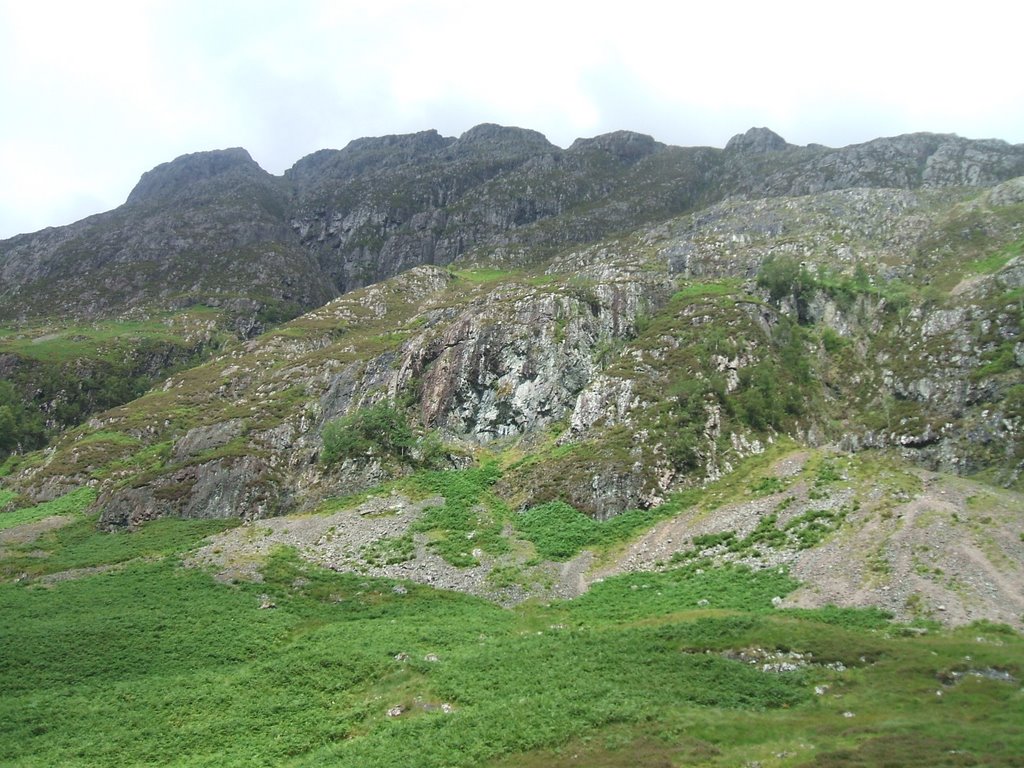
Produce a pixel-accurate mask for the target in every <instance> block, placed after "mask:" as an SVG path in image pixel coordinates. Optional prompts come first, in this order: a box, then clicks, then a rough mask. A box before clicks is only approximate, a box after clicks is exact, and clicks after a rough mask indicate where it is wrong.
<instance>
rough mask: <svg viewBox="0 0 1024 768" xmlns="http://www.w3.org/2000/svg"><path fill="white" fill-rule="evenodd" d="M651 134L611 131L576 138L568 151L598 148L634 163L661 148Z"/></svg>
mask: <svg viewBox="0 0 1024 768" xmlns="http://www.w3.org/2000/svg"><path fill="white" fill-rule="evenodd" d="M664 146H665V145H664V144H662V143H660V142H658V141H655V140H654V138H653V137H652V136H648V135H647V134H645V133H636V132H634V131H613V132H611V133H603V134H601V135H600V136H595V137H594V138H592V139H576V141H574V142H573V143H572V146H571V147H569V151H570V152H579V151H582V150H586V149H600V150H603V151H605V152H608V153H609V154H611V155H614V156H615V157H617V158H619V159H620V160H623V161H624V162H627V163H635V162H636V161H637V160H640V159H641V158H644V157H647V156H648V155H652V154H654V153H655V152H657V151H658V150H659V149H661V148H663V147H664Z"/></svg>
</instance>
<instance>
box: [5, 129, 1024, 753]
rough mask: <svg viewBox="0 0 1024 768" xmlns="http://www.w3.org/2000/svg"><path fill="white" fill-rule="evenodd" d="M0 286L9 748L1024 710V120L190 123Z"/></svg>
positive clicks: (986, 732)
mask: <svg viewBox="0 0 1024 768" xmlns="http://www.w3.org/2000/svg"><path fill="white" fill-rule="evenodd" d="M0 296H2V301H0V324H2V328H0V373H2V375H3V378H4V381H3V382H2V386H0V456H6V459H5V461H4V463H3V464H2V465H0V607H2V609H3V611H4V615H5V617H7V616H10V617H12V618H11V620H10V621H9V622H7V627H5V628H4V629H3V632H6V634H3V635H2V636H0V647H3V648H4V649H5V651H4V653H5V654H6V656H7V658H8V660H9V663H8V664H7V665H0V666H2V667H4V669H0V689H2V690H4V691H5V695H4V696H0V715H2V716H3V718H4V720H5V722H8V723H10V724H11V728H12V733H15V734H16V738H14V739H13V740H10V744H7V745H5V744H2V743H0V755H2V757H0V762H2V761H10V762H11V763H12V764H14V763H18V764H26V765H45V764H82V765H93V764H95V765H100V764H110V763H111V762H116V761H122V762H123V761H128V762H154V761H156V762H166V763H168V764H190V763H191V764H197V763H199V762H206V763H209V764H231V763H237V764H266V765H273V764H281V763H285V762H288V761H292V762H295V761H300V762H301V761H305V762H303V764H338V765H360V766H365V765H398V764H418V765H438V766H440V765H485V764H486V765H533V764H536V765H562V764H564V765H569V764H576V758H577V757H579V756H583V758H582V759H585V760H592V761H593V763H594V764H607V765H625V764H636V763H637V761H642V760H648V759H649V762H651V764H654V762H659V761H660V763H663V764H691V763H696V764H708V765H712V764H717V765H725V764H753V763H754V761H757V762H758V764H760V762H761V761H766V762H765V763H764V764H772V765H818V766H825V765H853V764H857V765H871V764H879V763H880V762H882V761H883V760H888V761H889V762H893V761H896V762H900V763H901V764H906V765H933V764H949V765H960V764H963V765H968V764H990V765H1013V764H1016V763H1015V761H1016V760H1017V757H1018V756H1019V754H1020V749H1024V742H1022V741H1021V738H1020V735H1019V728H1017V726H1016V722H1017V716H1018V715H1019V714H1020V713H1019V709H1020V706H1019V705H1020V702H1019V700H1018V699H1019V691H1017V688H1018V687H1019V680H1020V675H1021V673H1022V672H1024V668H1022V666H1021V664H1020V662H1019V655H1020V648H1021V637H1020V635H1019V632H1018V631H1019V630H1020V629H1022V628H1024V597H1022V595H1024V533H1022V516H1021V510H1022V509H1024V496H1022V492H1024V479H1022V470H1024V372H1022V371H1024V146H1021V145H1016V146H1014V145H1009V144H1006V143H1005V142H1000V141H973V140H967V139H962V138H959V137H956V136H948V135H936V134H926V133H921V134H912V135H908V136H899V137H893V138H883V139H877V140H874V141H871V142H867V143H865V144H860V145H855V146H850V147H843V148H838V149H833V148H828V147H823V146H820V145H812V146H807V147H798V146H794V145H791V144H789V143H787V142H786V141H785V140H784V139H783V138H782V137H780V136H778V135H777V134H775V133H773V132H772V131H770V130H768V129H766V128H752V129H751V130H749V131H747V132H746V133H744V134H740V135H738V136H736V137H733V138H732V139H731V140H730V141H729V142H728V143H727V145H726V146H725V148H724V149H714V148H685V147H672V146H667V145H665V144H662V143H660V142H658V141H656V140H655V139H654V138H652V137H649V136H644V135H641V134H637V133H631V132H627V131H620V132H616V133H611V134H607V135H604V136H598V137H595V138H591V139H580V140H577V141H576V142H574V143H573V144H572V145H571V146H570V147H569V148H567V149H561V148H559V147H556V146H554V145H552V144H550V143H549V142H548V141H547V140H546V139H545V138H544V137H543V136H542V135H540V134H538V133H536V132H534V131H529V130H524V129H519V128H508V127H502V126H496V125H482V126H477V127H476V128H473V129H472V130H470V131H467V132H466V133H465V134H463V135H462V136H460V137H458V138H449V137H443V136H440V135H439V134H438V133H437V132H435V131H425V132H422V133H417V134H412V135H406V136H388V137H380V138H369V139H360V140H357V141H354V142H352V143H351V144H349V145H348V146H347V147H345V148H344V149H342V150H322V151H320V152H316V153H314V154H312V155H310V156H308V157H305V158H303V159H301V160H299V161H298V162H297V163H296V164H295V165H294V166H293V167H292V168H291V169H289V170H288V171H287V172H286V173H285V174H284V175H283V176H281V177H275V176H272V175H270V174H267V173H266V172H264V171H263V170H262V169H260V168H259V167H258V165H257V164H256V163H255V162H253V160H252V159H251V157H250V156H249V155H248V153H247V152H245V150H242V149H229V150H222V151H216V152H204V153H198V154H194V155H187V156H184V157H181V158H178V159H176V160H174V161H172V162H170V163H166V164H164V165H161V166H158V167H157V168H155V169H153V170H152V171H150V172H148V173H146V174H144V175H143V176H142V178H141V180H140V181H139V184H138V185H137V186H136V188H135V189H134V190H133V191H132V192H131V194H130V195H129V197H128V200H127V202H126V203H125V204H124V205H123V206H121V207H119V208H117V209H116V210H114V211H110V212H108V213H104V214H99V215H98V216H93V217H90V218H88V219H85V220H83V221H81V222H78V223H76V224H73V225H71V226H69V227H62V228H54V229H48V230H44V231H42V232H38V233H35V234H29V235H22V236H19V237H16V238H12V239H10V240H7V241H3V242H0ZM540 670H543V674H539V671H540ZM68 681H72V682H74V683H75V686H73V690H72V688H68ZM68 697H71V698H70V699H69V698H68ZM1014 697H1016V698H1014ZM69 700H70V701H71V702H72V703H71V704H69V705H67V706H72V709H73V711H75V712H76V713H79V714H80V715H81V717H78V716H76V718H58V717H57V715H54V714H52V713H53V712H63V711H64V710H62V709H61V707H62V706H64V705H65V704H64V703H66V702H67V701H69ZM8 702H9V703H8ZM40 702H43V704H40ZM96 702H100V704H97V703H96ZM947 704H948V705H949V706H946V705H947ZM943 707H945V709H943ZM951 707H955V711H956V712H957V717H956V718H949V717H948V714H947V710H950V708H951ZM893 709H896V710H898V712H899V717H894V716H893V714H892V711H893ZM69 711H71V710H69ZM111 712H112V713H116V716H111V715H108V714H107V713H111ZM509 712H511V713H512V715H511V716H509V715H508V713H509ZM965 712H966V713H968V714H967V715H964V714H963V713H965ZM1015 713H1016V714H1015ZM497 718H502V722H503V723H505V724H506V726H505V727H503V728H501V729H495V728H494V727H493V724H494V722H495V721H496V719H497ZM850 718H857V719H856V720H854V721H853V722H854V724H855V725H856V727H850V720H849V719H850ZM112 723H113V724H114V725H112ZM964 723H966V725H964ZM441 725H443V726H444V727H441ZM738 733H743V734H744V736H743V737H742V738H741V737H737V736H736V734H738ZM97 734H103V735H102V737H100V736H98V735H97ZM168 734H179V735H181V739H180V741H178V740H176V739H177V737H175V738H171V737H170V736H169V735H168ZM225 735H228V736H230V738H225ZM597 736H600V737H601V738H595V737H597ZM172 742H173V743H172ZM616 745H625V746H624V747H621V748H620V747H618V746H616ZM961 758H962V759H961ZM76 761H77V762H76ZM503 761H504V762H503ZM943 761H944V762H943Z"/></svg>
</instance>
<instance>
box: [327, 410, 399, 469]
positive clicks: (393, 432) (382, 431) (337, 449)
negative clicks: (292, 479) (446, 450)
mask: <svg viewBox="0 0 1024 768" xmlns="http://www.w3.org/2000/svg"><path fill="white" fill-rule="evenodd" d="M321 437H322V438H323V441H324V449H323V451H321V453H320V460H321V461H322V462H323V463H324V464H328V465H330V464H335V463H337V462H340V461H345V460H346V459H362V458H366V457H367V456H371V455H376V456H394V457H396V458H406V457H407V456H408V455H409V449H410V448H411V447H412V444H413V434H412V430H411V429H410V428H409V422H408V420H407V419H406V418H405V414H404V413H402V412H401V411H399V410H398V409H396V408H394V407H393V406H391V405H389V404H388V403H383V402H382V403H377V404H376V405H372V406H370V407H369V408H361V409H359V410H358V411H356V412H355V413H352V414H349V415H348V416H343V417H341V418H340V419H334V420H333V421H329V422H327V423H326V424H325V425H324V428H323V431H322V432H321Z"/></svg>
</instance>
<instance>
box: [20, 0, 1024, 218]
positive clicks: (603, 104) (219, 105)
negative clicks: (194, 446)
mask: <svg viewBox="0 0 1024 768" xmlns="http://www.w3.org/2000/svg"><path fill="white" fill-rule="evenodd" d="M712 5H713V6H714V7H711V6H712ZM1022 22H1024V11H1022V10H1021V6H1018V5H1016V3H1013V2H1008V1H1006V0H1003V1H1001V2H988V1H987V0H981V1H979V0H975V2H971V3H967V4H957V5H955V6H954V5H952V4H947V3H941V2H936V3H923V2H921V3H918V2H900V0H888V1H887V2H875V1H874V0H863V1H862V2H857V3H827V2H821V0H818V2H806V3H805V2H787V1H785V0H781V1H780V0H775V1H774V2H766V1H765V0H760V1H759V2H745V1H735V0H734V2H715V3H712V2H704V3H700V4H699V5H698V4H696V3H686V2H676V3H673V2H670V1H668V0H660V2H647V1H646V0H629V1H628V2H622V1H621V0H620V2H615V3H604V2H601V1H600V0H590V1H589V2H585V3H565V2H558V0H546V1H545V2H534V1H533V0H516V1H515V2H503V3H496V2H487V0H475V2H455V1H454V0H453V1H451V2H441V1H440V0H429V1H424V2H388V1H387V0H370V1H368V2H362V1H356V0H351V1H349V0H334V1H331V0H320V1H318V0H291V1H290V2H287V3H286V2H281V1H280V0H273V1H272V2H261V1H259V0H245V1H244V2H218V1H217V0H201V1H199V2H192V0H167V1H166V2H163V1H159V0H153V1H150V2H147V1H146V0H131V2H104V1H103V0H91V1H90V2H78V1H77V0H69V1H68V2H54V1H52V0H0V178H2V186H0V237H9V236H11V235H14V234H16V233H19V232H31V231H35V230H38V229H41V228H43V227H45V226H55V225H61V224H67V223H70V222H72V221H75V220H77V219H79V218H82V217H84V216H86V215H89V214H92V213H98V212H100V211H105V210H109V209H111V208H114V207H116V206H117V205H120V204H121V203H122V202H124V200H125V198H126V197H127V196H128V193H129V192H130V191H131V189H132V187H133V186H134V185H135V183H136V182H137V181H138V179H139V176H140V175H141V174H142V173H143V172H144V171H147V170H149V169H150V168H152V167H153V166H155V165H157V164H159V163H161V162H165V161H167V160H171V159H173V158H175V157H177V156H179V155H182V154H185V153H188V152H197V151H201V150H207V149H220V148H225V147H233V146H243V147H245V148H246V149H248V150H249V152H250V153H251V154H252V156H253V157H254V158H255V160H256V161H257V162H258V163H259V164H260V165H262V166H263V167H264V168H265V169H267V170H268V171H270V172H272V173H275V174H280V173H282V172H283V171H284V170H285V169H286V168H288V167H290V166H291V165H292V164H293V163H294V162H295V161H296V160H298V159H299V158H300V157H303V156H304V155H307V154H309V153H310V152H313V151H315V150H317V149H322V148H325V147H331V148H341V147H343V146H345V144H347V143H348V142H349V141H350V140H352V139H355V138H359V137H361V136H380V135H385V134H391V133H411V132H414V131H419V130H425V129H428V128H436V129H437V130H438V131H440V132H441V133H442V134H444V135H446V136H458V135H459V134H461V133H462V132H464V131H466V130H467V129H469V128H471V127H472V126H474V125H477V124H479V123H483V122H495V123H501V124H504V125H517V126H521V127H525V128H533V129H535V130H538V131H540V132H542V133H544V134H545V135H546V136H547V137H548V139H550V140H551V141H552V142H554V143H555V144H558V145H560V146H568V145H569V144H571V143H572V141H573V140H574V139H575V138H577V137H580V136H586V137H589V136H595V135H598V134H601V133H606V132H608V131H613V130H618V129H630V130H634V131H640V132H642V133H649V134H651V135H653V136H654V137H655V138H657V139H659V140H660V141H664V142H666V143H670V144H679V145H684V146H691V145H707V146H715V147H721V146H724V145H725V143H726V142H727V141H728V140H729V138H730V137H731V136H732V135H733V134H736V133H740V132H742V131H745V130H746V129H747V128H749V127H751V126H755V125H757V126H761V125H764V126H767V127H769V128H772V129H773V130H775V131H776V132H777V133H779V134H781V135H782V136H783V137H784V138H786V139H787V140H788V141H790V142H792V143H796V144H806V143H809V142H818V143H822V144H828V145H830V146H843V145H846V144H852V143H858V142H861V141H867V140H869V139H872V138H876V137H878V136H890V135H895V134H899V133H908V132H912V131H934V132H943V133H957V134H960V135H961V136H966V137H969V138H1001V139H1005V140H1007V141H1010V142H1011V143H1024V77H1022V76H1021V66H1020V30H1021V28H1022Z"/></svg>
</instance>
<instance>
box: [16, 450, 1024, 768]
mask: <svg viewBox="0 0 1024 768" xmlns="http://www.w3.org/2000/svg"><path fill="white" fill-rule="evenodd" d="M492 466H493V465H492ZM865 469H869V467H868V466H866V467H865ZM489 471H490V472H491V473H492V474H493V473H494V472H495V471H496V470H495V469H492V470H489ZM813 471H814V473H815V476H817V477H819V478H822V477H823V478H824V479H823V480H822V481H821V482H822V483H826V484H827V483H831V482H835V480H834V479H831V477H832V476H831V474H830V473H834V471H835V470H834V469H833V470H827V471H826V470H823V469H822V468H821V467H820V466H818V467H817V468H816V469H813ZM758 472H759V471H758V470H756V469H755V471H754V474H753V475H748V480H747V481H744V483H742V484H739V485H737V484H736V483H734V482H732V483H730V482H724V483H722V484H718V485H716V486H714V487H713V488H712V489H710V490H709V491H708V492H707V494H697V493H689V494H687V495H685V496H684V497H681V498H679V499H677V500H676V501H675V502H674V504H675V505H676V509H680V510H685V509H693V510H701V509H705V508H709V509H720V508H722V505H723V504H728V503H730V500H735V499H738V498H743V497H746V496H749V495H750V494H751V493H753V495H754V496H763V495H764V494H765V493H770V492H771V491H772V490H775V489H773V488H769V487H768V486H769V485H771V483H770V482H769V481H766V480H764V479H763V478H762V479H761V480H757V479H756V477H757V476H758ZM442 474H445V475H450V477H451V479H449V480H445V481H444V483H442V484H441V485H438V483H439V482H440V481H441V479H442V477H441V476H440V475H437V474H436V473H431V472H429V471H427V472H421V473H419V474H416V475H413V476H412V477H410V478H409V479H407V480H405V481H403V483H404V487H405V488H407V489H414V488H416V487H418V488H420V489H421V492H422V493H426V494H428V495H429V494H430V493H436V492H437V491H439V490H440V491H442V492H444V493H445V495H446V498H448V499H450V502H451V503H449V504H448V505H447V506H446V507H441V508H440V509H439V513H443V512H444V510H445V509H448V510H449V511H448V513H447V514H448V515H449V517H445V515H444V514H438V515H435V517H434V518H433V524H431V525H426V526H423V527H422V530H423V531H424V535H427V536H428V538H429V537H432V536H433V537H440V538H438V539H436V540H437V541H442V542H443V540H444V538H445V537H446V536H450V535H451V534H452V533H453V532H455V531H456V528H453V527H452V523H451V517H450V516H451V515H452V514H454V515H455V516H456V518H457V516H458V511H457V510H458V509H459V507H458V503H459V502H458V499H459V498H460V496H459V488H460V487H461V486H458V485H453V484H452V481H453V480H454V478H456V477H457V476H458V473H455V474H451V473H442ZM492 482H493V477H492V479H491V480H489V481H487V482H485V483H484V484H483V485H475V486H474V485H473V484H472V483H470V485H468V486H465V487H464V488H463V490H462V493H463V498H464V499H466V500H468V501H470V502H471V501H472V498H470V497H472V494H473V493H477V494H479V493H484V492H486V491H485V490H484V489H485V488H486V487H487V486H488V484H489V483H492ZM751 486H753V491H751ZM892 487H893V488H894V489H895V485H893V486H892ZM474 488H475V489H476V490H475V491H474ZM380 492H381V493H383V495H384V496H385V497H388V494H390V493H391V491H389V490H388V489H387V488H384V489H381V491H380ZM465 494H469V496H466V495H465ZM90 500H91V499H90V497H88V495H85V494H82V493H78V494H74V495H72V496H70V497H66V498H65V499H64V500H62V501H61V503H59V504H58V503H53V504H50V505H44V506H42V507H36V508H31V507H30V508H25V509H22V510H20V511H18V512H7V513H2V514H0V521H2V522H3V523H4V527H3V530H0V569H2V573H3V574H4V575H5V576H7V578H6V579H5V580H4V583H2V584H0V611H2V615H3V617H4V621H3V623H2V627H0V648H2V649H3V654H2V657H3V664H2V666H0V691H2V693H3V695H2V696H0V718H2V721H3V722H4V724H5V725H4V730H3V736H2V737H0V764H2V765H11V766H14V765H17V766H52V765H67V766H115V765H139V764H149V765H175V766H200V765H210V766H212V765H217V766H232V765H238V766H242V765H245V766H253V765H266V766H276V765H297V766H298V765H301V766H318V765H324V766H327V765H330V766H344V765H352V766H360V768H365V767H366V766H408V765H417V766H453V765H465V766H479V765H493V766H511V765H517V766H518V765H538V766H539V765H575V764H586V765H604V766H617V765H622V766H625V765H635V764H637V762H638V761H639V762H640V764H644V765H706V766H733V765H745V764H752V763H754V762H757V763H760V764H761V765H764V766H851V765H863V766H869V765H878V764H881V761H883V760H887V761H889V762H893V761H895V764H899V765H904V766H935V765H948V766H957V765H987V766H1012V765H1019V756H1020V755H1021V754H1024V728H1022V726H1021V723H1022V722H1024V696H1022V693H1021V690H1022V689H1021V677H1022V675H1024V638H1022V637H1021V636H1020V635H1018V634H1016V633H1015V632H1014V631H1013V630H1012V629H1010V628H1009V627H1007V626H1005V625H997V624H991V623H988V622H984V621H982V622H976V623H974V624H972V625H970V626H966V627H962V628H960V629H956V630H943V629H941V628H940V627H939V626H938V625H937V624H934V623H931V622H929V621H926V620H919V621H917V622H916V623H914V624H912V625H906V624H898V623H893V622H892V621H891V620H890V619H889V618H888V616H887V615H886V614H885V613H883V612H882V611H879V610H878V609H873V608H865V609H839V608H827V607H826V608H818V609H813V610H799V609H782V608H778V607H776V605H777V604H779V603H780V600H783V599H785V598H786V597H787V595H789V594H790V593H792V592H793V591H794V590H795V589H797V588H798V587H799V586H800V584H799V582H798V581H797V580H795V579H794V578H793V577H792V575H791V574H790V572H789V571H788V569H787V568H786V567H784V566H778V567H771V568H762V569H760V570H750V569H749V568H748V567H747V566H744V565H742V564H727V563H723V562H721V561H716V560H715V559H713V558H711V557H697V558H696V559H695V558H692V557H689V558H683V559H682V560H681V561H680V562H681V563H682V564H681V565H673V564H671V563H668V564H665V565H664V566H663V567H662V568H661V569H660V570H657V571H656V572H634V573H625V574H621V575H611V576H608V577H606V578H604V579H603V580H599V581H598V582H597V583H595V584H594V585H593V586H592V587H591V589H590V590H589V591H588V592H587V593H586V594H584V595H583V596H581V597H578V598H576V599H574V600H554V601H548V602H527V603H524V604H522V605H520V606H519V607H517V608H514V609H505V608H500V607H498V606H497V605H495V604H494V603H492V602H489V601H486V600H483V599H480V598H476V597H472V596H468V595H463V594H458V593H454V592H448V591H438V590H436V589H432V588H430V587H428V586H424V585H421V584H417V583H414V582H410V581H400V580H394V579H386V578H379V577H374V576H372V575H368V574H360V573H339V572H335V571H332V570H330V569H327V568H324V567H322V566H318V565H315V564H313V563H311V562H310V561H309V560H308V559H306V556H305V555H304V554H303V553H301V552H299V551H298V550H296V549H294V548H289V547H286V546H277V547H276V548H271V549H270V550H268V552H267V553H266V554H265V556H263V557H259V558H257V559H256V560H255V561H253V566H254V567H253V570H252V571H251V573H250V576H249V577H248V578H234V579H233V578H230V577H225V576H221V577H219V578H214V577H213V573H212V571H210V570H207V569H204V568H202V567H196V563H197V560H196V558H195V557H194V555H192V554H190V553H192V552H194V550H196V548H197V547H199V546H200V545H201V544H203V543H204V542H208V541H209V540H207V539H205V537H207V536H209V535H211V534H214V533H216V532H218V531H220V532H224V533H227V532H229V531H230V532H232V533H235V532H237V533H241V534H243V535H244V536H245V537H248V538H250V539H251V538H253V537H260V536H262V535H264V534H263V533H261V529H262V525H263V524H262V523H260V522H256V523H252V524H247V525H244V526H241V527H236V526H237V525H238V524H237V521H209V520H207V521H201V520H192V521H189V520H162V521H156V522H152V523H149V524H147V525H146V526H143V527H142V528H140V529H139V530H137V531H134V532H121V533H115V534H108V533H101V532H98V531H97V530H96V527H95V517H94V516H93V515H92V514H90V513H89V512H88V511H87V509H88V504H89V502H90ZM359 502H360V499H350V500H348V501H339V502H337V503H336V504H335V505H334V509H338V508H345V507H346V506H348V507H351V506H352V505H355V504H358V503H359ZM453 503H454V504H455V506H454V507H453V506H452V504H453ZM463 503H464V502H463ZM325 513H326V510H325ZM497 514H508V512H504V513H501V512H498V513H497ZM563 515H564V513H563ZM622 520H623V522H626V521H627V520H628V516H627V517H626V518H622ZM284 522H286V520H285V521H284ZM535 522H536V521H534V522H531V521H530V520H529V519H528V516H527V518H523V519H521V520H519V521H518V522H517V524H518V525H519V526H520V527H521V529H522V533H521V534H520V535H522V536H523V537H524V538H523V539H522V540H520V541H521V542H522V545H528V546H535V547H536V550H537V552H538V554H540V555H542V556H554V557H556V558H560V557H562V556H563V554H564V555H568V554H572V552H573V551H575V550H576V549H578V547H579V546H580V545H581V544H580V541H577V540H576V536H577V534H580V533H581V532H580V531H579V530H577V529H576V528H574V527H573V526H572V525H563V526H559V527H558V530H551V529H547V530H545V529H544V528H543V527H537V526H536V525H535ZM652 522H653V521H652V520H648V521H646V523H645V522H643V521H641V522H640V523H639V524H638V525H637V526H636V527H635V528H633V531H632V532H631V531H630V527H629V526H624V525H620V526H619V529H618V531H615V530H612V531H610V533H609V534H608V535H606V536H603V537H602V536H601V535H599V534H598V533H597V532H595V531H592V530H588V531H584V532H582V536H583V539H584V544H586V545H589V546H591V547H592V548H594V547H596V549H595V551H598V552H599V551H605V552H617V551H621V549H620V548H621V547H622V546H623V543H625V542H628V541H629V540H630V539H631V538H633V537H635V536H637V535H638V534H642V533H644V532H645V531H647V530H648V529H649V527H650V525H651V523H652ZM7 523H10V524H9V525H8V524H7ZM295 524H296V525H298V524H300V521H296V523H295ZM588 537H589V538H588ZM221 540H222V537H218V538H217V539H214V540H213V541H214V543H213V545H212V546H213V547H214V548H215V549H216V548H217V547H220V546H227V544H226V543H224V544H218V543H217V542H218V541H221ZM223 541H226V539H224V540H223ZM527 543H528V544H527ZM697 543H698V545H699V547H705V548H706V547H707V546H713V542H710V541H709V540H708V539H706V538H705V539H702V540H700V541H698V542H697ZM512 544H513V546H520V544H515V543H514V542H513V543H512ZM681 545H682V543H681ZM206 546H207V547H209V546H211V545H210V544H209V543H207V544H206ZM559 548H561V549H559ZM567 548H568V549H567ZM442 550H443V546H442ZM185 563H191V566H190V567H186V565H185Z"/></svg>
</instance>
